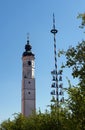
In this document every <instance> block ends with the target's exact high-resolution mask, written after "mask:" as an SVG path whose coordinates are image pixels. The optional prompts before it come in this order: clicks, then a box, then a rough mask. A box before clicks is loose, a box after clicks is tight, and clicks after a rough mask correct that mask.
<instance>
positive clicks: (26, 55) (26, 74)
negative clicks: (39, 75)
mask: <svg viewBox="0 0 85 130" xmlns="http://www.w3.org/2000/svg"><path fill="white" fill-rule="evenodd" d="M31 48H32V47H31V45H30V44H29V39H27V44H26V45H25V51H24V52H23V55H22V101H21V104H22V106H21V109H22V114H23V115H24V116H26V117H28V116H29V115H31V114H32V112H33V111H35V106H36V103H35V101H36V99H35V77H34V69H35V66H34V59H35V55H34V54H33V53H32V51H31Z"/></svg>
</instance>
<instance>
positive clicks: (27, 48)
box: [23, 33, 34, 56]
mask: <svg viewBox="0 0 85 130" xmlns="http://www.w3.org/2000/svg"><path fill="white" fill-rule="evenodd" d="M31 49H32V46H31V45H30V44H29V33H27V44H26V45H25V52H24V53H23V56H31V55H32V56H34V54H33V53H32V52H31Z"/></svg>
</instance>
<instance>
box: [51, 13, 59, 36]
mask: <svg viewBox="0 0 85 130" xmlns="http://www.w3.org/2000/svg"><path fill="white" fill-rule="evenodd" d="M57 32H58V30H57V29H55V15H54V13H53V29H52V30H51V33H53V34H54V35H55V34H56V33H57Z"/></svg>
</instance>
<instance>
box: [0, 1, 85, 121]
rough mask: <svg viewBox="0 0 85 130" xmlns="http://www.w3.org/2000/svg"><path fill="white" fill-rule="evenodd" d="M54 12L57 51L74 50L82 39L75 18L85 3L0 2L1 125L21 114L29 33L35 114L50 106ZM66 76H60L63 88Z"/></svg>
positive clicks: (81, 33) (84, 6)
mask: <svg viewBox="0 0 85 130" xmlns="http://www.w3.org/2000/svg"><path fill="white" fill-rule="evenodd" d="M53 12H54V13H55V19H56V28H57V29H58V34H57V36H56V41H57V50H58V49H67V48H68V47H69V46H70V45H73V46H75V45H76V44H77V43H78V42H80V41H81V40H82V39H84V37H85V36H84V35H85V34H83V31H82V30H81V29H79V25H80V23H81V21H80V20H78V19H77V15H78V13H83V12H85V0H82V1H81V0H43V1H41V0H36V1H34V0H0V121H3V120H4V119H8V118H9V117H11V116H12V114H13V113H18V112H21V79H22V60H21V57H22V53H23V51H24V46H25V44H26V41H27V33H28V32H29V34H30V44H31V45H32V50H33V52H34V53H35V57H36V59H35V65H36V67H35V78H36V107H37V110H38V109H39V107H40V108H41V110H42V111H43V110H44V109H46V106H47V105H49V104H50V99H51V95H50V91H51V88H50V86H51V83H52V82H51V80H52V77H51V74H50V71H51V70H52V69H54V61H53V57H54V55H53V36H52V34H51V33H50V30H51V29H52V15H53ZM62 60H63V59H61V61H60V62H62ZM68 73H69V71H65V73H64V74H63V75H64V76H63V81H64V86H65V87H66V84H67V83H66V76H68V75H69V74H68ZM70 79H71V77H70Z"/></svg>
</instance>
